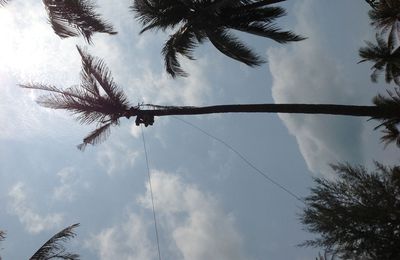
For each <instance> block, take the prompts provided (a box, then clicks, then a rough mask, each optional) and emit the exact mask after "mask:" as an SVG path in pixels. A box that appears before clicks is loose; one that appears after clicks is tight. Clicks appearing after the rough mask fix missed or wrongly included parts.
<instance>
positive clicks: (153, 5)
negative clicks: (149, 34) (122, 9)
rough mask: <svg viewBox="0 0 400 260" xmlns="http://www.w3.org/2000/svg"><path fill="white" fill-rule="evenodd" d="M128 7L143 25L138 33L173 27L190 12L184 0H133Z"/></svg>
mask: <svg viewBox="0 0 400 260" xmlns="http://www.w3.org/2000/svg"><path fill="white" fill-rule="evenodd" d="M130 9H131V11H133V12H134V13H135V17H136V19H137V20H138V21H139V22H140V23H141V24H142V25H143V26H144V28H143V29H142V30H141V32H140V33H143V32H145V31H147V30H150V29H162V30H165V29H167V28H173V27H174V26H176V25H178V24H179V23H180V22H181V21H182V20H184V19H185V17H187V16H188V15H189V13H190V12H189V9H188V6H187V5H186V4H185V3H184V2H182V1H176V0H135V1H134V2H133V5H132V6H131V7H130Z"/></svg>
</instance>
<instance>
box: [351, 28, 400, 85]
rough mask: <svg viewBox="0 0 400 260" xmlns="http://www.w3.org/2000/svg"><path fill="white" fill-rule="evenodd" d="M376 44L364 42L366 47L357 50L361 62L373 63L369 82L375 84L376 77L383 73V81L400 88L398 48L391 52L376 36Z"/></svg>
mask: <svg viewBox="0 0 400 260" xmlns="http://www.w3.org/2000/svg"><path fill="white" fill-rule="evenodd" d="M376 41H377V44H374V43H371V42H366V44H367V47H363V48H361V49H360V50H359V55H360V57H361V58H362V60H361V61H360V63H361V62H365V61H370V62H373V63H374V65H373V66H372V68H371V69H372V70H373V72H372V74H371V80H372V81H373V82H377V79H378V76H379V74H380V73H382V72H383V71H384V72H385V81H386V82H387V83H391V82H392V81H393V82H394V83H396V84H397V85H399V86H400V48H397V49H396V50H395V51H393V52H392V51H391V50H390V48H389V47H388V44H387V42H386V41H385V40H384V39H383V38H382V37H381V36H380V35H376Z"/></svg>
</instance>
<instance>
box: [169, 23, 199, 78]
mask: <svg viewBox="0 0 400 260" xmlns="http://www.w3.org/2000/svg"><path fill="white" fill-rule="evenodd" d="M195 47H196V36H195V35H194V33H193V32H192V31H191V28H190V27H187V26H185V27H182V28H181V29H180V30H179V31H178V32H176V33H175V34H173V35H171V36H170V38H169V40H168V41H167V42H166V43H165V45H164V48H163V49H162V54H163V56H164V60H165V68H166V70H167V72H168V73H169V74H170V75H171V76H172V77H176V76H181V77H184V76H187V73H186V72H185V71H184V70H183V69H182V68H181V66H180V64H179V61H178V56H177V55H178V54H181V55H183V56H185V57H187V58H189V59H194V58H193V56H192V52H193V49H194V48H195Z"/></svg>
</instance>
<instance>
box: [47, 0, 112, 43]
mask: <svg viewBox="0 0 400 260" xmlns="http://www.w3.org/2000/svg"><path fill="white" fill-rule="evenodd" d="M43 3H44V5H45V7H46V10H47V13H48V16H49V21H50V23H51V25H52V27H53V30H54V32H55V33H56V34H57V35H58V36H60V37H61V38H67V37H75V36H79V34H80V35H82V36H83V37H84V38H85V40H86V41H87V42H88V43H91V37H92V35H93V34H94V33H95V32H100V33H108V34H116V32H115V31H114V29H113V27H112V25H110V24H108V23H107V22H105V21H103V20H102V19H101V17H100V15H99V14H97V13H96V12H95V11H94V8H95V7H94V5H93V4H92V2H91V1H90V0H61V1H57V0H43Z"/></svg>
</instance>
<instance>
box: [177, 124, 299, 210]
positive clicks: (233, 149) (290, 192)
mask: <svg viewBox="0 0 400 260" xmlns="http://www.w3.org/2000/svg"><path fill="white" fill-rule="evenodd" d="M172 117H173V118H175V119H176V120H179V121H181V122H183V123H185V124H187V125H189V126H191V127H193V128H195V129H197V130H198V131H200V132H202V133H203V134H205V135H207V136H208V137H211V138H212V139H214V140H216V141H218V142H219V143H221V144H223V145H224V146H225V147H227V148H228V149H229V150H231V151H232V152H234V153H235V154H236V155H237V156H239V158H240V159H242V161H243V162H245V163H246V164H247V165H248V166H250V167H251V168H252V169H254V170H255V171H256V172H257V173H258V174H259V175H261V176H262V177H263V178H265V179H266V180H268V181H269V182H271V183H272V184H274V185H275V186H277V187H278V188H280V189H281V190H283V191H284V192H286V193H287V194H289V195H290V196H292V197H293V198H295V199H296V200H298V201H301V202H302V203H304V201H303V200H302V199H301V198H300V197H299V196H297V195H296V194H294V193H293V192H292V191H290V190H289V189H288V188H286V187H285V186H283V185H282V184H280V183H279V182H277V181H275V180H274V179H272V178H271V177H269V176H268V175H267V174H266V173H264V172H263V171H261V170H260V169H258V168H257V167H256V166H255V165H254V164H252V163H251V162H250V161H249V160H248V159H247V158H246V157H244V156H243V155H242V154H241V153H240V152H239V151H237V150H236V149H235V148H233V147H232V146H231V145H229V144H228V143H226V142H225V141H224V140H222V139H220V138H218V137H216V136H214V135H212V134H210V133H208V132H207V131H205V130H203V129H201V128H200V127H198V126H197V125H194V124H192V123H190V122H188V121H186V120H184V119H181V118H178V117H176V116H172Z"/></svg>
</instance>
